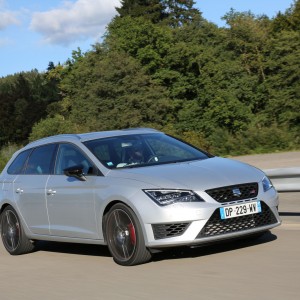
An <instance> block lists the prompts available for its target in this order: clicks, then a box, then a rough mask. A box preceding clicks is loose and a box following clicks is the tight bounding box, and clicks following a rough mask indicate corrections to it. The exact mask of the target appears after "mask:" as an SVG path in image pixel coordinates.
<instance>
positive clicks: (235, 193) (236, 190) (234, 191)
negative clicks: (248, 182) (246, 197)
mask: <svg viewBox="0 0 300 300" xmlns="http://www.w3.org/2000/svg"><path fill="white" fill-rule="evenodd" d="M232 193H233V196H234V197H241V196H242V192H241V191H240V189H239V188H235V189H232Z"/></svg>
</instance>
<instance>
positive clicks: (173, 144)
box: [0, 128, 281, 265]
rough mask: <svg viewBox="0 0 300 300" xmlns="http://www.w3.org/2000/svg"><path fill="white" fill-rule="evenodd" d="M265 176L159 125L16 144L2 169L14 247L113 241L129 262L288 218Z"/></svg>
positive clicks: (121, 259)
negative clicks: (281, 215) (39, 242)
mask: <svg viewBox="0 0 300 300" xmlns="http://www.w3.org/2000/svg"><path fill="white" fill-rule="evenodd" d="M277 208H278V194H277V192H276V190H275V189H274V187H273V186H272V184H271V182H270V181H269V179H268V178H267V177H266V175H265V174H264V173H263V172H262V171H261V170H259V169H257V168H255V167H252V166H249V165H247V164H244V163H242V162H238V161H234V160H230V159H225V158H220V157H215V156H213V155H210V154H208V153H206V152H204V151H201V150H199V149H197V148H195V147H193V146H192V145H189V144H187V143H184V142H182V141H180V140H178V139H175V138H173V137H170V136H168V135H166V134H164V133H162V132H159V131H156V130H154V129H147V128H140V129H127V130H116V131H104V132H94V133H86V134H63V135H57V136H52V137H48V138H44V139H41V140H38V141H35V142H32V143H30V144H28V145H27V146H25V147H24V148H22V149H20V150H19V151H17V152H16V153H15V154H14V155H13V157H12V158H11V160H10V161H9V162H8V163H7V165H6V167H5V168H4V170H3V171H2V173H1V176H0V209H1V236H2V240H3V243H4V246H5V248H6V249H7V250H8V251H9V252H10V253H11V254H22V253H26V252H29V251H32V249H33V247H34V242H35V241H37V240H48V241H61V242H73V243H90V244H101V245H108V247H109V250H110V252H111V254H112V256H113V258H114V260H115V261H116V262H117V263H118V264H121V265H135V264H140V263H144V262H146V261H148V260H149V259H150V258H151V253H152V252H154V250H161V249H164V248H169V247H177V246H199V245H202V244H207V243H214V242H218V241H221V240H227V239H233V238H241V237H245V236H248V235H253V234H259V233H262V232H265V231H267V230H269V229H271V228H273V227H275V226H278V225H280V222H281V221H280V218H279V214H278V210H277Z"/></svg>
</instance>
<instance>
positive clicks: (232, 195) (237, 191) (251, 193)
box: [205, 182, 258, 203]
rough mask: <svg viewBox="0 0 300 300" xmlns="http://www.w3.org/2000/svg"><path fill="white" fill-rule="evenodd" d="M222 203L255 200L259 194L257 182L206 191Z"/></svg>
mask: <svg viewBox="0 0 300 300" xmlns="http://www.w3.org/2000/svg"><path fill="white" fill-rule="evenodd" d="M205 192H206V193H207V194H208V195H209V196H211V197H212V198H213V199H215V200H216V201H218V202H220V203H224V202H230V201H238V200H242V199H249V198H254V197H256V196H257V194H258V184H257V182H252V183H244V184H237V185H230V186H224V187H219V188H216V189H211V190H206V191H205Z"/></svg>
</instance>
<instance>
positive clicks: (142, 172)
mask: <svg viewBox="0 0 300 300" xmlns="http://www.w3.org/2000/svg"><path fill="white" fill-rule="evenodd" d="M108 175H109V176H112V177H122V178H127V179H132V180H136V181H140V182H145V183H148V184H150V185H152V186H156V187H160V188H173V189H174V188H176V189H191V190H206V189H211V188H215V187H221V186H227V185H234V184H240V183H248V182H258V181H260V180H261V179H262V178H263V176H264V173H263V172H262V171H261V170H259V169H257V168H255V167H252V166H250V165H247V164H245V163H242V162H238V161H235V160H231V159H226V158H220V157H213V158H208V159H204V160H200V161H191V162H182V163H172V164H165V165H156V166H155V165H154V166H147V167H139V168H126V169H120V170H113V171H111V172H110V173H109V174H108Z"/></svg>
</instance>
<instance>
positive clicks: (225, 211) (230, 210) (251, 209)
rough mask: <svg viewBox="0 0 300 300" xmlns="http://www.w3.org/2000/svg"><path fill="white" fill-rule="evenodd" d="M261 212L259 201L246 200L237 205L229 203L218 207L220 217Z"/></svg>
mask: <svg viewBox="0 0 300 300" xmlns="http://www.w3.org/2000/svg"><path fill="white" fill-rule="evenodd" d="M260 212H261V205H260V201H255V202H247V203H243V204H238V205H231V206H226V207H221V208H220V215H221V219H223V220H224V219H230V218H236V217H240V216H245V215H252V214H257V213H260Z"/></svg>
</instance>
